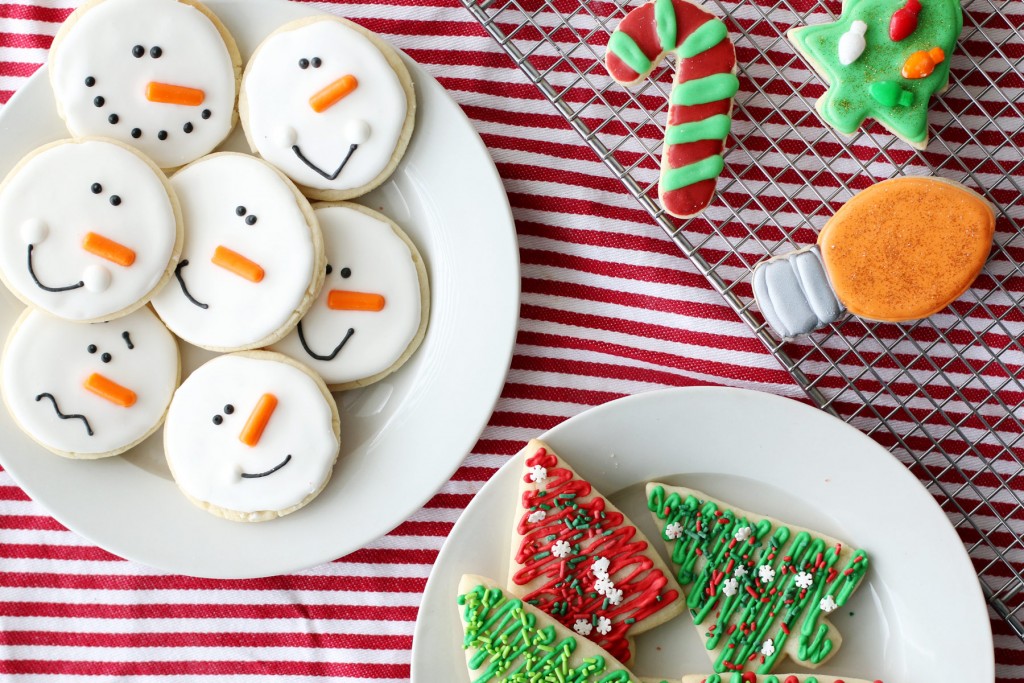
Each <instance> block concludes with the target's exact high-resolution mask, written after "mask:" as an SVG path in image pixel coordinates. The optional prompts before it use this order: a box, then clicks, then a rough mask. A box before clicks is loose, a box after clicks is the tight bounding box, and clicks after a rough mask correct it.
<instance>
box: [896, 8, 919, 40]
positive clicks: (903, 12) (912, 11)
mask: <svg viewBox="0 0 1024 683" xmlns="http://www.w3.org/2000/svg"><path fill="white" fill-rule="evenodd" d="M920 12H921V3H920V1H919V0H907V4H906V5H904V6H903V7H902V8H901V9H898V10H896V11H895V12H893V14H892V19H891V20H890V21H889V38H890V39H891V40H893V41H894V42H897V43H898V42H900V41H901V40H903V39H904V38H906V37H907V36H909V35H910V34H911V33H913V32H914V30H915V29H916V28H917V15H918V14H919V13H920Z"/></svg>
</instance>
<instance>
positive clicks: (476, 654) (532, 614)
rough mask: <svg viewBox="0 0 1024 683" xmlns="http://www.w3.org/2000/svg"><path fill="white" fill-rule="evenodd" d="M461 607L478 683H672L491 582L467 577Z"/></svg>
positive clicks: (471, 669)
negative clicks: (638, 669)
mask: <svg viewBox="0 0 1024 683" xmlns="http://www.w3.org/2000/svg"><path fill="white" fill-rule="evenodd" d="M458 603H459V614H460V616H461V617H462V628H463V632H464V634H465V637H464V638H463V641H462V647H463V648H464V649H465V650H466V664H467V666H468V667H469V680H470V681H473V682H474V683H482V682H484V681H486V682H488V683H667V682H666V681H664V680H662V679H659V678H638V677H636V676H634V675H633V674H632V673H630V672H629V670H628V669H626V667H625V666H624V665H623V664H622V663H621V662H619V661H617V660H616V659H615V658H614V657H612V656H611V655H610V654H608V653H607V652H605V651H604V650H602V649H601V648H600V647H598V646H597V645H595V644H594V643H592V642H590V641H588V640H587V639H586V638H580V637H579V636H578V635H577V634H576V633H574V632H573V631H571V630H569V629H568V628H566V627H565V626H562V625H561V624H560V623H558V622H557V621H555V620H554V619H552V618H551V617H550V616H548V615H547V614H545V613H543V612H541V611H540V610H538V609H536V608H534V607H532V606H530V605H529V604H528V603H526V602H524V601H523V600H520V599H519V598H517V597H515V596H514V595H511V594H509V593H506V592H505V591H503V590H502V589H501V588H500V587H499V586H498V585H497V583H496V582H494V581H493V580H491V579H485V578H483V577H481V576H473V575H471V574H467V575H465V576H463V577H462V580H461V581H460V582H459V598H458ZM851 683H852V682H851Z"/></svg>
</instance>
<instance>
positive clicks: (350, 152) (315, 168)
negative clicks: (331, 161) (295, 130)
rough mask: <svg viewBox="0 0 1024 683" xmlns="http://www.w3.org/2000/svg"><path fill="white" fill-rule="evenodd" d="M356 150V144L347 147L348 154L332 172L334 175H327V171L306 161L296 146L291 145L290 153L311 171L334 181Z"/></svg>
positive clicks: (357, 147)
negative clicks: (293, 153)
mask: <svg viewBox="0 0 1024 683" xmlns="http://www.w3.org/2000/svg"><path fill="white" fill-rule="evenodd" d="M357 149H359V145H358V144H356V143H352V144H351V145H349V148H348V154H346V155H345V158H344V159H342V160H341V165H340V166H338V168H337V170H336V171H334V173H328V172H327V171H325V170H323V169H322V168H320V167H319V166H317V165H316V164H314V163H313V162H312V161H310V160H309V159H307V158H306V156H305V155H304V154H303V153H302V150H301V149H299V146H298V145H292V151H293V152H295V156H297V157H298V158H299V161H301V162H302V163H304V164H305V165H306V166H308V167H309V168H311V169H313V171H315V172H316V173H318V174H320V175H321V176H323V177H324V178H326V179H327V180H335V179H336V178H337V177H338V176H339V175H341V172H342V171H343V170H345V164H347V163H348V160H349V159H351V158H352V155H353V154H354V153H355V151H356V150H357Z"/></svg>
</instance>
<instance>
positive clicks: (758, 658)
mask: <svg viewBox="0 0 1024 683" xmlns="http://www.w3.org/2000/svg"><path fill="white" fill-rule="evenodd" d="M647 507H648V509H649V510H650V511H651V513H652V514H653V515H654V519H655V522H656V523H657V524H658V527H659V529H660V530H661V538H662V540H663V541H664V542H665V543H666V544H667V546H668V549H669V552H670V553H671V562H672V565H673V567H674V568H675V569H676V578H677V579H678V580H679V584H680V586H682V589H683V593H684V594H685V596H686V605H687V607H689V609H690V614H691V616H692V617H693V621H694V624H695V625H696V627H697V630H698V632H699V633H700V634H701V635H702V636H703V638H704V640H705V647H706V649H707V652H708V655H709V656H710V657H711V661H712V668H713V669H714V670H715V672H716V673H718V674H724V673H731V672H745V671H746V672H756V673H758V674H769V673H771V672H772V671H773V670H775V669H776V668H777V667H778V665H779V664H781V663H782V661H783V660H784V659H785V658H786V657H789V658H791V659H792V660H793V661H794V662H796V663H798V664H800V665H802V666H806V667H808V668H810V669H816V668H818V667H819V666H821V665H822V664H824V663H825V662H826V661H828V659H829V658H830V657H831V656H832V655H834V654H835V653H836V652H837V651H838V650H839V646H840V644H841V643H842V636H841V635H840V633H839V631H837V630H836V628H835V626H833V625H832V624H831V623H830V622H829V620H828V615H829V614H830V613H831V612H833V611H834V610H835V609H837V608H838V607H841V606H843V605H844V604H846V602H847V600H849V599H850V596H851V595H852V594H853V592H854V591H855V590H856V589H857V587H858V586H859V585H860V583H861V580H862V579H863V578H864V574H865V572H866V571H867V568H868V556H867V553H865V552H864V551H863V550H857V549H854V548H853V547H851V546H850V545H849V544H847V543H844V542H842V541H838V540H836V539H834V538H830V537H828V536H826V535H824V534H821V533H818V532H817V531H812V530H810V529H804V528H801V527H798V526H794V525H792V524H787V523H785V522H780V521H778V520H774V519H770V518H767V517H765V516H763V515H759V514H756V513H753V512H748V511H746V510H741V509H740V508H737V507H734V506H732V505H730V504H728V503H724V502H722V501H720V500H715V499H714V498H711V497H709V496H707V495H705V494H703V493H701V492H700V491H694V490H692V489H686V488H679V487H674V486H666V485H664V484H658V483H650V484H648V485H647ZM710 680H711V679H709V681H710ZM725 680H728V679H725ZM743 680H744V681H746V679H743ZM822 680H826V679H822ZM827 680H832V679H827Z"/></svg>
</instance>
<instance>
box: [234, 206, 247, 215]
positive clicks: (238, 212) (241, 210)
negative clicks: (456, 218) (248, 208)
mask: <svg viewBox="0 0 1024 683" xmlns="http://www.w3.org/2000/svg"><path fill="white" fill-rule="evenodd" d="M235 215H236V216H244V215H245V207H244V206H236V207H235Z"/></svg>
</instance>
